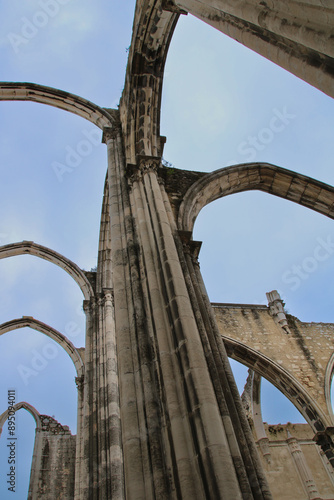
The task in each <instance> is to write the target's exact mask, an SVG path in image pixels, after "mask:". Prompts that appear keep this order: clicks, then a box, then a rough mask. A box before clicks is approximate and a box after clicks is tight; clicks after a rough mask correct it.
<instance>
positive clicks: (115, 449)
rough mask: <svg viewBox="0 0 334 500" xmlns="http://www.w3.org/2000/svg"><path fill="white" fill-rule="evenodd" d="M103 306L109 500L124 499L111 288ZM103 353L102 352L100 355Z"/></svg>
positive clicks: (107, 292)
mask: <svg viewBox="0 0 334 500" xmlns="http://www.w3.org/2000/svg"><path fill="white" fill-rule="evenodd" d="M103 293H104V303H103V354H104V359H103V375H104V377H103V384H104V385H103V388H104V391H105V393H106V394H105V400H104V402H103V401H102V405H103V404H104V405H105V411H106V415H105V425H106V443H105V447H106V468H107V471H106V472H107V477H108V482H109V484H108V495H109V496H108V497H107V498H110V499H112V500H122V499H123V498H124V478H123V454H122V448H121V423H120V408H119V384H118V366H117V353H116V337H115V320H114V297H113V291H112V290H111V289H104V290H103ZM101 354H102V353H101Z"/></svg>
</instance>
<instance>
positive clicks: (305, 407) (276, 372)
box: [222, 335, 330, 433]
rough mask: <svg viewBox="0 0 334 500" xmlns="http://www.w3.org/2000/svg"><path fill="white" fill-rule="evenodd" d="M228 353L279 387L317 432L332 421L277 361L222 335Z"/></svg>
mask: <svg viewBox="0 0 334 500" xmlns="http://www.w3.org/2000/svg"><path fill="white" fill-rule="evenodd" d="M222 339H223V341H224V344H225V347H226V352H227V355H228V356H229V357H230V358H232V359H235V360H236V361H239V362H240V363H242V364H243V365H246V366H248V368H251V369H252V370H253V371H254V372H255V373H257V374H259V375H261V376H262V377H264V378H265V379H267V380H268V381H269V382H270V383H271V384H273V385H274V386H275V387H276V388H277V389H279V390H280V391H281V392H282V393H283V394H284V396H286V397H287V398H288V399H289V400H290V401H291V402H292V404H293V405H294V406H295V407H296V408H297V409H298V410H299V412H300V413H301V414H302V415H303V417H304V418H305V420H306V421H307V422H308V423H309V424H310V426H311V427H312V429H313V431H314V432H315V433H317V432H319V431H323V430H324V429H325V428H326V427H327V426H328V425H330V423H329V422H328V419H327V418H326V416H325V415H324V414H323V412H322V411H321V409H320V408H319V407H318V405H317V403H316V401H314V400H313V399H312V398H311V397H310V396H309V395H308V394H307V393H306V391H305V390H304V389H303V387H302V386H301V385H300V383H299V382H298V381H297V380H296V379H295V378H294V377H293V375H291V374H290V373H289V372H287V371H286V370H285V369H283V368H282V367H281V366H280V365H278V364H277V363H276V362H275V361H273V360H272V359H270V358H268V357H267V356H264V355H263V354H261V353H259V352H257V351H255V350H254V349H252V348H251V347H249V346H247V345H246V344H244V343H242V342H239V341H237V340H234V339H231V338H229V337H226V336H224V335H222Z"/></svg>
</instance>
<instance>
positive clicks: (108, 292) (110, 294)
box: [103, 288, 114, 304]
mask: <svg viewBox="0 0 334 500" xmlns="http://www.w3.org/2000/svg"><path fill="white" fill-rule="evenodd" d="M103 297H104V299H105V300H109V301H111V302H112V303H113V304H114V290H113V289H112V288H103Z"/></svg>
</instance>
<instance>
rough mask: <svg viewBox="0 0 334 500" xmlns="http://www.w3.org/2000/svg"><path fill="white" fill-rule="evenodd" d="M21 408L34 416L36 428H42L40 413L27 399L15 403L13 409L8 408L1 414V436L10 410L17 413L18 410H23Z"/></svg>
mask: <svg viewBox="0 0 334 500" xmlns="http://www.w3.org/2000/svg"><path fill="white" fill-rule="evenodd" d="M21 408H23V409H24V410H26V411H27V412H28V413H30V414H31V415H32V417H33V418H34V420H35V422H36V430H38V429H41V427H42V424H41V416H40V413H39V412H38V411H37V410H36V408H34V407H33V406H32V405H31V404H29V403H26V402H25V401H21V402H20V403H16V404H15V405H13V408H12V409H11V410H9V409H8V408H7V410H5V411H4V412H3V413H2V414H1V415H0V436H1V433H2V428H3V426H4V424H5V422H6V420H7V418H8V417H9V413H10V411H12V412H13V411H14V412H15V413H16V412H17V411H18V410H21Z"/></svg>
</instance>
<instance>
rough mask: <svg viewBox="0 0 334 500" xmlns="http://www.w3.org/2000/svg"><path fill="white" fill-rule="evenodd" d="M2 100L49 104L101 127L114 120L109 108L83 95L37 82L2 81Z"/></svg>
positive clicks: (108, 124) (0, 98) (0, 85)
mask: <svg viewBox="0 0 334 500" xmlns="http://www.w3.org/2000/svg"><path fill="white" fill-rule="evenodd" d="M0 100H1V101H32V102H38V103H40V104H47V105H49V106H53V107H56V108H60V109H63V110H64V111H69V112H70V113H74V114H75V115H78V116H81V117H82V118H85V119H86V120H88V121H90V122H92V123H93V124H94V125H96V126H97V127H99V128H100V129H103V127H112V125H113V121H114V120H113V117H112V115H111V114H110V113H109V110H106V109H105V108H100V106H98V105H97V104H94V103H93V102H91V101H88V100H87V99H84V98H83V97H80V96H77V95H75V94H71V93H69V92H65V91H63V90H59V89H56V88H53V87H45V86H44V85H38V84H36V83H22V82H0Z"/></svg>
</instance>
